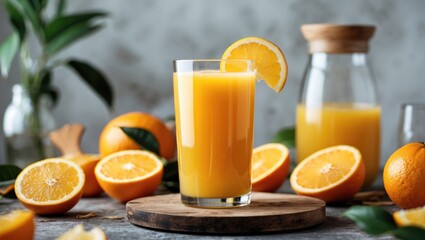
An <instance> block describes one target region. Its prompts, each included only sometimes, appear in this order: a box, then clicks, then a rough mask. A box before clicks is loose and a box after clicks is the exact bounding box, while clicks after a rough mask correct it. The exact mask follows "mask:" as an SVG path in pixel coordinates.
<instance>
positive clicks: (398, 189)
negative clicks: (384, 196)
mask: <svg viewBox="0 0 425 240" xmlns="http://www.w3.org/2000/svg"><path fill="white" fill-rule="evenodd" d="M424 173H425V144H424V143H408V144H406V145H404V146H403V147H401V148H399V149H398V150H397V151H395V152H394V153H393V154H392V155H391V156H390V157H389V158H388V161H387V163H386V164H385V167H384V174H383V175H384V187H385V190H386V191H387V193H388V196H389V197H390V198H391V200H392V201H393V202H394V203H395V204H396V205H397V206H399V207H401V208H415V207H419V206H423V205H425V188H424V184H425V174H424Z"/></svg>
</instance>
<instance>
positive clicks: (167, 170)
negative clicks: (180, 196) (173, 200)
mask: <svg viewBox="0 0 425 240" xmlns="http://www.w3.org/2000/svg"><path fill="white" fill-rule="evenodd" d="M162 185H164V187H166V188H167V189H168V190H170V191H171V192H179V191H180V188H179V168H178V163H177V161H173V162H169V163H167V164H166V165H165V166H164V174H163V175H162Z"/></svg>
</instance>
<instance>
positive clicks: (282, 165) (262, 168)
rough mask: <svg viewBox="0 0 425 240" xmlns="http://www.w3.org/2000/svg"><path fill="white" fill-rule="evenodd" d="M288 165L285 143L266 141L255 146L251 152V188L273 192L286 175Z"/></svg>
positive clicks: (287, 151)
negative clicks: (266, 142)
mask: <svg viewBox="0 0 425 240" xmlns="http://www.w3.org/2000/svg"><path fill="white" fill-rule="evenodd" d="M290 165H291V164H290V161H289V150H288V148H286V147H285V145H282V144H279V143H268V144H264V145H262V146H259V147H256V148H255V149H254V151H253V154H252V170H251V181H252V190H253V191H258V192H275V191H276V190H277V189H279V187H280V186H281V185H282V183H283V182H284V181H285V179H286V177H287V176H288V173H289V168H290Z"/></svg>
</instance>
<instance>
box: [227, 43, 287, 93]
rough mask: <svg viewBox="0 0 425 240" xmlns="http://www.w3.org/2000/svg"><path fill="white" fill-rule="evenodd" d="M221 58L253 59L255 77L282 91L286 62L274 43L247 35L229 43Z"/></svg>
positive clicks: (284, 81)
mask: <svg viewBox="0 0 425 240" xmlns="http://www.w3.org/2000/svg"><path fill="white" fill-rule="evenodd" d="M221 59H223V60H232V59H246V60H253V61H254V63H255V68H256V71H257V76H258V77H257V79H259V80H264V81H265V82H266V83H267V85H268V86H269V87H270V88H272V89H273V90H275V91H276V92H280V91H282V89H283V87H284V86H285V83H286V78H287V75H288V64H287V63H286V58H285V55H284V54H283V52H282V50H281V49H280V48H279V47H278V46H277V45H276V44H274V43H272V42H270V41H268V40H266V39H263V38H259V37H247V38H243V39H240V40H238V41H236V42H235V43H233V44H232V45H230V47H228V48H227V49H226V51H225V52H224V54H223V56H222V57H221Z"/></svg>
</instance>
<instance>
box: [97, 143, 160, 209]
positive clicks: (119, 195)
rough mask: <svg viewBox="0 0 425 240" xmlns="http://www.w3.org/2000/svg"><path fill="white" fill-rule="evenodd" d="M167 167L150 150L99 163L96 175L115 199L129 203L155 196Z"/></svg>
mask: <svg viewBox="0 0 425 240" xmlns="http://www.w3.org/2000/svg"><path fill="white" fill-rule="evenodd" d="M163 168H164V165H163V163H162V162H161V160H160V159H159V158H158V157H157V156H156V155H154V154H153V153H151V152H149V151H144V150H124V151H120V152H116V153H113V154H110V155H108V156H106V157H105V158H103V159H102V160H100V162H99V163H98V164H97V166H96V168H95V175H96V178H97V181H98V182H99V184H100V186H101V187H102V189H103V190H104V191H105V192H106V193H107V194H108V195H109V196H111V197H112V198H115V199H117V200H118V201H120V202H127V201H129V200H132V199H134V198H138V197H144V196H148V195H152V194H153V193H154V192H155V190H156V189H157V188H158V186H159V185H160V184H161V180H162V174H163Z"/></svg>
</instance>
